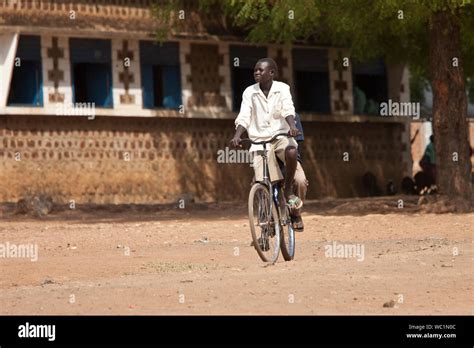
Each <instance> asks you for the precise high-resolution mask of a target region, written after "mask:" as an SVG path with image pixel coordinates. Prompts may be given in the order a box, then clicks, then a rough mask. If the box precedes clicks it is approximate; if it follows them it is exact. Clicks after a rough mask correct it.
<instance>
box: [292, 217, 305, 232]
mask: <svg viewBox="0 0 474 348" xmlns="http://www.w3.org/2000/svg"><path fill="white" fill-rule="evenodd" d="M291 226H292V227H293V230H294V231H296V232H303V231H304V224H303V219H302V218H301V215H298V216H292V217H291Z"/></svg>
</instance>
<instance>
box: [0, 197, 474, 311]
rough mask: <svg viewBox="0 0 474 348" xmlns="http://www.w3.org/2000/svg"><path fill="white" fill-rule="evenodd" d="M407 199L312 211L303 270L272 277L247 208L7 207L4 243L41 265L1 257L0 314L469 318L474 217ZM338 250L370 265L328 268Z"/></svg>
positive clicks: (301, 245) (344, 263) (349, 202)
mask: <svg viewBox="0 0 474 348" xmlns="http://www.w3.org/2000/svg"><path fill="white" fill-rule="evenodd" d="M398 199H399V197H382V198H371V199H346V200H323V201H312V202H307V203H306V205H305V212H304V214H303V217H304V221H305V224H306V229H305V231H304V232H303V233H298V234H297V236H296V238H297V241H296V256H295V260H294V261H292V262H285V261H283V258H282V256H281V255H280V258H279V260H278V261H277V263H276V264H274V265H266V264H264V263H263V262H261V261H260V259H259V258H258V255H257V253H256V251H255V250H254V249H253V247H251V246H250V241H251V237H250V231H249V226H248V220H247V216H246V205H245V204H241V205H238V204H230V203H227V204H224V203H221V204H210V205H203V204H193V205H192V206H191V207H187V208H186V209H177V208H174V207H171V206H167V207H148V208H137V207H122V208H114V209H106V208H100V207H95V208H94V207H89V208H86V207H83V208H80V207H78V208H77V209H76V210H70V211H67V210H63V211H59V212H55V213H52V214H50V215H48V216H46V217H44V218H42V219H35V218H31V217H25V216H21V215H14V214H13V213H11V211H10V210H11V209H10V210H9V208H8V207H3V208H0V217H1V219H0V243H6V242H9V243H10V244H17V245H18V244H37V245H38V260H37V261H36V262H32V261H31V260H30V259H25V258H1V259H0V267H1V269H0V289H1V290H0V291H1V296H0V314H2V315H4V314H126V315H130V314H145V315H152V314H153V315H155V314H303V315H315V314H329V315H331V314H387V315H391V314H473V313H474V305H473V300H472V298H473V297H472V293H473V291H472V290H473V287H474V281H473V280H474V273H473V262H472V261H473V231H474V213H470V214H452V213H447V214H429V213H424V212H422V211H420V209H419V208H418V206H417V205H416V198H410V199H409V198H404V199H405V205H404V208H403V209H399V208H398V207H397V200H398ZM1 209H3V213H2V210H1ZM333 242H336V244H359V245H360V246H363V247H364V254H363V260H361V257H359V258H357V257H329V256H328V255H327V253H326V250H327V248H328V246H333V245H334V244H333ZM346 256H347V255H346ZM384 304H385V306H384Z"/></svg>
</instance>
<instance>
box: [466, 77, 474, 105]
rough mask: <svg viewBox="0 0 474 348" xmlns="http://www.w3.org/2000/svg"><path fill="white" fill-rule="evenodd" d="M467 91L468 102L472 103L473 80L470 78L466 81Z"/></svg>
mask: <svg viewBox="0 0 474 348" xmlns="http://www.w3.org/2000/svg"><path fill="white" fill-rule="evenodd" d="M467 89H468V93H469V102H470V103H474V79H473V78H470V79H469V80H468V81H467Z"/></svg>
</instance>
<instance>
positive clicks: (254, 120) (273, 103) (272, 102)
mask: <svg viewBox="0 0 474 348" xmlns="http://www.w3.org/2000/svg"><path fill="white" fill-rule="evenodd" d="M290 115H291V116H294V115H295V106H294V105H293V99H292V98H291V93H290V86H288V85H287V84H286V83H283V82H280V81H273V83H272V87H271V88H270V92H269V93H268V97H265V94H263V92H262V90H261V89H260V84H259V83H256V84H254V85H252V86H249V87H247V88H246V89H245V91H244V93H243V95H242V105H241V106H240V112H239V115H238V116H237V118H236V119H235V128H237V127H238V126H239V125H241V126H242V127H244V128H245V129H247V133H248V135H249V138H250V139H252V140H253V141H265V140H269V139H271V138H272V137H273V136H274V135H275V134H278V133H284V132H285V133H286V132H288V131H289V130H290V126H289V125H288V122H286V120H285V118H286V117H287V116H290ZM256 150H257V149H256V148H255V146H252V148H251V149H250V151H256Z"/></svg>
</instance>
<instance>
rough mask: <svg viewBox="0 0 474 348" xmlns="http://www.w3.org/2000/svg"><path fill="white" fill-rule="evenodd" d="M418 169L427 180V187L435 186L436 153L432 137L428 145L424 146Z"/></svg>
mask: <svg viewBox="0 0 474 348" xmlns="http://www.w3.org/2000/svg"><path fill="white" fill-rule="evenodd" d="M419 163H420V167H421V169H423V172H425V174H426V176H427V177H428V180H429V186H431V185H435V184H436V151H435V146H434V135H432V136H430V143H429V144H428V145H427V146H426V149H425V152H424V154H423V157H422V158H421V160H420V162H419Z"/></svg>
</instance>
